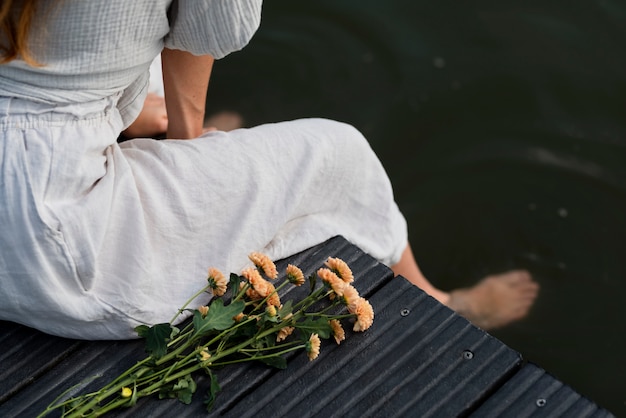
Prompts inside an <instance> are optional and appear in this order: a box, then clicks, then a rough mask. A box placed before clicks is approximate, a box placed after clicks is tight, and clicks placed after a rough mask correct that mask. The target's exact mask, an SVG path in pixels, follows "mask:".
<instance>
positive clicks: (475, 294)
mask: <svg viewBox="0 0 626 418" xmlns="http://www.w3.org/2000/svg"><path fill="white" fill-rule="evenodd" d="M392 270H393V271H394V273H395V274H396V275H401V276H403V277H405V278H406V279H407V280H409V281H410V282H411V283H413V284H414V285H416V286H418V287H419V288H421V289H422V290H423V291H425V292H426V293H428V294H429V295H431V296H432V297H434V298H435V299H437V300H438V301H439V302H441V303H443V304H444V305H446V306H448V307H450V308H451V309H453V310H455V311H457V312H458V313H459V314H461V315H463V316H464V317H466V318H467V319H468V320H470V321H471V322H473V323H474V324H475V325H477V326H479V327H481V328H483V329H494V328H499V327H502V326H505V325H507V324H509V323H511V322H513V321H516V320H519V319H521V318H523V317H525V316H526V315H527V314H528V311H529V310H530V308H531V306H532V304H533V303H534V301H535V299H536V297H537V293H538V291H539V285H538V284H537V283H536V282H535V281H533V279H532V277H531V276H530V274H529V273H528V272H527V271H524V270H512V271H509V272H506V273H503V274H500V275H493V276H488V277H486V278H484V279H482V280H481V281H479V282H478V283H477V284H475V285H474V286H472V287H469V288H465V289H456V290H453V291H451V292H449V293H447V292H444V291H442V290H439V289H437V288H435V287H434V286H433V285H432V284H431V283H430V282H429V281H428V280H427V279H426V277H424V275H423V274H422V272H421V271H420V269H419V267H418V265H417V262H416V261H415V258H414V256H413V252H412V251H411V247H410V246H409V245H407V247H406V249H405V250H404V252H403V253H402V257H401V259H400V261H399V262H398V263H397V264H395V265H393V266H392Z"/></svg>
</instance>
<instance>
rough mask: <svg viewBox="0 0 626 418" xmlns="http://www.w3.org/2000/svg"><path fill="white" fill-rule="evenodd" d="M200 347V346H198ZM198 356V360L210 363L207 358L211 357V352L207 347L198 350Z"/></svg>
mask: <svg viewBox="0 0 626 418" xmlns="http://www.w3.org/2000/svg"><path fill="white" fill-rule="evenodd" d="M198 348H200V347H198ZM198 356H199V357H200V361H201V362H203V363H206V364H211V363H209V359H210V358H211V353H209V349H208V348H206V347H204V348H202V349H201V350H200V352H199V353H198Z"/></svg>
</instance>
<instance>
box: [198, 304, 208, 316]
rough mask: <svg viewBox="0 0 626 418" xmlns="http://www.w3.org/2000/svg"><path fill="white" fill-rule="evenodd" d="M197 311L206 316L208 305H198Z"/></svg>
mask: <svg viewBox="0 0 626 418" xmlns="http://www.w3.org/2000/svg"><path fill="white" fill-rule="evenodd" d="M198 312H200V314H201V315H202V316H203V317H204V316H206V314H208V313H209V307H208V306H199V307H198Z"/></svg>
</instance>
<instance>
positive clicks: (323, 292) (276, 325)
mask: <svg viewBox="0 0 626 418" xmlns="http://www.w3.org/2000/svg"><path fill="white" fill-rule="evenodd" d="M249 258H250V260H251V262H252V263H253V264H254V267H249V268H246V269H244V270H243V271H242V272H241V274H239V275H238V274H231V275H230V278H229V280H228V281H227V280H226V278H225V276H224V275H223V274H222V273H221V272H220V271H219V270H217V269H215V268H210V269H209V272H208V278H207V284H206V286H205V287H204V288H203V289H201V290H200V291H199V292H198V293H196V294H195V295H193V296H192V297H191V298H190V299H189V300H188V301H187V303H186V304H185V306H183V307H182V308H181V309H179V310H178V312H177V313H176V315H175V316H174V318H172V320H171V321H170V322H169V323H163V324H156V325H154V326H151V327H148V326H145V325H142V326H139V327H137V328H136V331H137V333H138V334H139V336H140V337H142V338H144V339H145V342H146V352H147V354H148V355H147V357H146V358H145V359H143V360H141V361H139V362H138V363H137V364H135V365H134V366H132V367H130V368H129V369H128V370H126V371H125V372H123V373H122V374H120V375H119V376H118V377H117V378H116V379H114V380H113V381H111V382H110V383H108V384H107V385H105V386H104V387H102V388H101V389H100V390H98V391H96V392H92V393H87V394H83V395H79V396H76V397H73V398H71V399H67V400H62V398H63V396H64V395H65V394H62V395H61V396H60V397H59V398H57V400H55V401H54V402H53V403H52V404H51V405H50V406H49V407H48V408H47V409H46V410H45V411H43V412H42V414H41V415H40V416H44V415H46V414H48V413H50V412H52V411H54V410H57V411H58V410H60V411H61V413H62V416H64V417H85V416H100V415H102V414H104V413H106V412H109V411H112V410H114V409H116V408H120V407H130V406H133V405H135V404H136V403H137V400H138V399H139V398H141V397H145V396H149V395H153V394H158V396H159V397H160V398H177V399H179V400H180V401H181V402H183V403H186V404H189V403H191V399H192V396H193V394H194V393H195V392H196V390H197V384H196V381H195V380H194V375H195V374H196V373H197V372H205V373H206V374H207V375H208V376H209V378H210V379H209V380H210V387H209V388H208V390H207V396H206V400H205V404H206V406H207V410H208V411H210V410H211V408H212V406H213V403H214V401H215V397H216V395H217V393H218V392H219V390H220V386H219V382H218V380H217V377H216V375H215V373H214V371H215V369H216V368H218V367H221V366H224V365H227V364H233V363H239V362H244V361H255V360H256V361H261V362H263V363H265V364H268V365H270V366H274V367H278V368H285V367H287V361H286V359H285V358H284V355H285V354H286V353H288V352H291V351H295V350H304V351H305V352H306V354H307V356H308V358H309V359H310V360H315V358H317V356H318V355H319V352H320V338H324V339H329V338H331V337H332V338H334V340H335V342H336V343H337V344H340V343H341V341H343V340H344V339H345V333H344V329H343V326H342V321H344V322H345V321H346V320H349V321H353V323H354V325H353V329H354V331H365V330H366V329H368V328H369V327H370V326H371V325H372V323H373V320H374V311H373V309H372V306H371V305H370V303H369V302H368V301H367V300H366V299H364V298H363V297H361V296H360V295H359V293H358V292H357V290H356V289H355V288H354V287H353V286H352V284H351V283H352V282H353V280H354V278H353V275H352V271H351V270H350V268H349V267H348V265H347V264H346V263H345V262H344V261H343V260H340V259H338V258H328V259H327V261H326V262H325V267H322V268H320V269H319V270H318V271H317V272H316V273H315V274H312V275H310V276H309V277H308V282H309V291H308V292H307V293H306V296H305V297H303V298H302V299H301V300H299V301H295V300H287V301H285V303H283V302H282V301H281V299H280V297H279V293H278V292H279V291H280V290H281V289H283V288H284V287H285V286H289V285H292V286H302V285H303V284H305V283H306V281H307V280H306V279H305V277H304V274H303V273H302V271H301V270H300V269H299V268H298V267H297V266H294V265H291V264H290V265H288V266H287V268H286V272H285V277H284V280H283V281H282V283H280V284H277V285H275V284H274V282H275V281H276V279H277V277H278V272H277V270H276V266H275V264H274V263H273V262H272V261H271V260H270V259H269V258H268V257H267V256H265V255H264V254H260V253H252V254H250V256H249ZM318 279H319V280H318ZM204 292H210V293H212V294H213V296H214V297H213V298H212V299H211V302H210V304H209V305H208V306H200V307H198V308H196V309H188V306H189V305H190V304H191V303H192V302H193V300H195V299H196V298H197V297H198V296H199V295H200V294H202V293H204ZM184 312H190V313H191V315H192V316H191V319H190V320H189V321H186V322H184V323H183V324H184V326H182V328H178V327H176V326H173V325H172V324H173V323H174V322H176V320H177V319H178V318H179V316H180V315H182V314H183V313H184ZM66 393H67V392H66Z"/></svg>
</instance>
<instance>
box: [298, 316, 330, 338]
mask: <svg viewBox="0 0 626 418" xmlns="http://www.w3.org/2000/svg"><path fill="white" fill-rule="evenodd" d="M296 328H298V329H299V330H301V331H302V332H303V333H304V334H306V336H307V338H308V337H309V336H310V335H311V334H317V335H319V336H320V338H330V335H331V333H332V330H333V329H332V328H331V326H330V323H329V322H328V320H327V319H326V318H318V319H311V318H306V319H305V320H304V321H301V322H298V323H297V324H296Z"/></svg>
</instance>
